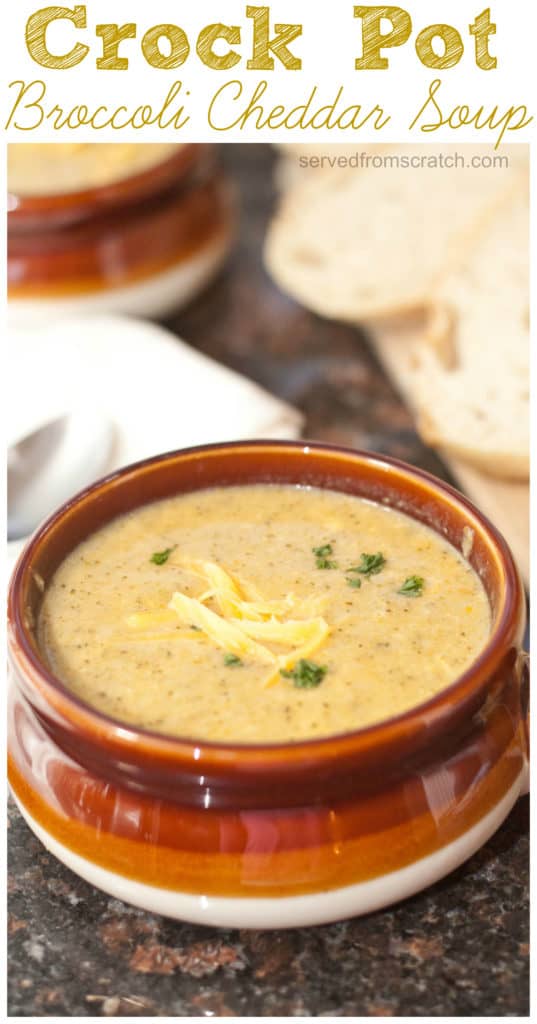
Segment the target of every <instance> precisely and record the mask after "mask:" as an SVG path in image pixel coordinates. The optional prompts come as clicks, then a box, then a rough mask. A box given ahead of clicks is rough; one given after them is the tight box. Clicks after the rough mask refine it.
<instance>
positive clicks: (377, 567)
mask: <svg viewBox="0 0 537 1024" xmlns="http://www.w3.org/2000/svg"><path fill="white" fill-rule="evenodd" d="M385 565H386V559H385V557H384V555H383V554H382V552H381V551H377V553H376V555H365V554H362V555H360V561H359V563H358V565H351V567H350V569H347V572H358V573H360V574H361V575H362V576H376V574H377V573H378V572H381V570H382V569H383V568H384V566H385Z"/></svg>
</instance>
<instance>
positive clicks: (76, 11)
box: [25, 6, 89, 71]
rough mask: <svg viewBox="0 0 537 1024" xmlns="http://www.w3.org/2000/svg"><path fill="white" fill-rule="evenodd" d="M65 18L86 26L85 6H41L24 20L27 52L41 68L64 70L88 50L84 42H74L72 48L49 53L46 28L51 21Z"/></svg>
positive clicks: (81, 26) (77, 61) (74, 23)
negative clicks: (58, 53)
mask: <svg viewBox="0 0 537 1024" xmlns="http://www.w3.org/2000/svg"><path fill="white" fill-rule="evenodd" d="M62 19H65V20H67V21H72V22H73V25H75V27H76V28H86V8H85V7H84V6H76V7H73V8H72V9H71V8H70V7H42V8H41V10H39V11H35V13H34V14H31V15H30V17H29V18H28V21H27V22H26V32H25V37H26V46H27V48H28V53H29V54H30V57H31V58H32V60H35V62H36V64H40V65H41V67H43V68H55V69H56V70H59V71H66V70H67V68H73V67H75V65H76V64H80V62H81V61H82V60H84V57H85V56H86V54H87V53H88V52H89V46H86V45H85V44H84V43H75V45H74V46H73V48H72V50H69V52H68V53H64V54H62V55H60V56H57V55H55V54H53V53H50V50H49V49H48V47H47V28H48V26H49V25H50V23H51V22H52V21H60V20H62Z"/></svg>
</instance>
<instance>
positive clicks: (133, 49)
mask: <svg viewBox="0 0 537 1024" xmlns="http://www.w3.org/2000/svg"><path fill="white" fill-rule="evenodd" d="M45 6H48V5H47V3H46V2H43V0H41V3H40V2H39V0H37V2H28V0H11V2H10V3H8V4H7V5H6V6H5V7H4V12H3V22H4V26H3V31H2V34H3V40H4V51H5V52H4V60H3V67H4V88H3V110H2V123H3V126H4V127H5V126H6V123H7V120H8V117H9V114H10V112H11V109H12V106H13V103H14V100H15V99H16V95H17V91H18V87H15V86H13V87H11V88H9V83H10V82H13V81H15V80H23V81H24V82H27V83H29V82H31V81H33V80H36V79H40V80H42V81H43V82H45V85H46V95H45V98H44V99H43V101H42V105H43V108H44V110H45V112H46V111H48V110H50V109H51V108H52V107H54V106H55V105H58V106H59V107H61V108H62V110H63V111H64V112H65V114H66V115H67V113H68V112H69V111H70V110H71V109H72V108H73V107H75V106H76V105H77V104H85V105H86V106H88V107H89V109H90V111H91V110H93V109H94V108H96V107H98V106H99V105H101V104H105V105H106V107H107V108H108V110H109V111H110V112H112V111H113V110H114V109H115V108H116V107H118V106H119V105H123V104H124V105H126V106H127V107H128V110H129V112H130V113H132V112H133V111H134V109H135V108H136V107H137V106H139V105H144V104H145V105H147V104H149V105H151V106H152V107H153V109H154V111H155V113H156V112H157V111H158V110H159V109H160V108H161V106H162V104H163V102H164V99H165V97H166V95H167V93H168V91H169V89H170V87H171V86H172V85H173V83H174V82H176V81H181V82H182V90H181V96H183V97H184V100H183V102H184V104H185V112H186V113H187V114H188V115H189V120H188V122H187V124H186V125H185V127H184V128H182V129H181V130H180V131H176V130H174V128H173V127H170V128H167V129H161V128H159V127H158V126H155V125H154V126H145V127H143V128H141V129H138V130H136V129H134V128H132V127H128V128H124V129H121V130H119V131H118V130H114V129H112V128H103V129H101V130H95V129H92V128H90V127H78V128H76V129H74V130H72V129H68V128H62V129H60V130H55V129H54V126H53V124H52V122H51V120H50V119H47V118H44V119H43V121H42V123H41V125H40V126H39V127H38V128H36V129H35V130H18V129H17V128H16V127H15V122H18V123H19V124H20V125H21V126H24V127H26V128H29V127H30V126H32V124H34V123H35V120H36V114H35V110H34V111H33V112H32V111H27V112H24V111H23V110H22V108H19V111H18V113H17V115H16V116H14V117H13V119H12V122H11V125H10V127H9V128H8V129H7V137H8V139H9V140H10V141H15V140H17V141H26V142H30V141H72V142H74V141H81V142H84V141H86V142H87V141H115V142H118V141H120V140H124V141H134V140H136V141H140V142H142V141H143V142H154V141H157V140H158V141H194V142H204V141H211V140H212V141H217V140H218V141H222V142H238V141H249V142H254V141H255V142H267V141H270V142H283V141H294V142H312V141H316V142H323V143H326V142H347V143H357V142H359V143H362V142H364V143H365V142H372V141H377V142H381V141H384V142H394V141H407V142H410V141H414V142H448V141H449V142H457V143H458V144H462V143H463V142H470V141H472V142H476V141H479V142H483V143H485V142H495V141H496V139H497V136H498V130H495V131H494V130H492V131H490V130H488V129H486V128H485V129H483V130H481V131H477V130H476V129H475V127H473V126H464V127H461V128H458V129H456V130H453V129H450V128H449V127H443V128H440V129H439V130H438V131H435V132H427V133H424V132H422V131H420V130H419V124H418V125H416V126H415V127H414V128H413V129H412V130H410V128H409V126H410V123H411V121H412V120H413V119H414V117H415V116H416V114H417V113H418V111H419V110H420V108H421V107H422V106H423V104H424V103H425V101H426V99H427V95H428V91H429V87H430V84H431V82H432V81H433V80H434V79H436V78H439V79H441V86H440V89H439V91H438V93H437V94H436V99H437V102H438V104H439V106H440V108H441V110H442V114H443V115H444V117H447V116H449V114H450V112H451V111H452V110H453V108H455V107H457V106H458V105H459V104H465V105H467V106H468V107H469V108H470V112H471V113H477V111H478V110H479V108H480V107H483V108H484V117H486V116H487V115H488V114H490V113H492V112H493V110H494V108H495V107H497V108H498V110H497V111H496V114H495V117H496V118H498V117H499V116H501V115H502V114H503V113H504V112H505V111H507V110H508V109H509V108H510V107H518V106H521V105H524V104H525V105H526V106H527V107H528V113H529V114H531V115H534V116H535V113H536V111H535V110H534V109H533V90H532V87H531V84H530V82H531V80H532V79H533V76H534V73H535V67H536V65H537V52H536V51H537V17H536V14H535V6H536V5H534V4H533V3H528V0H492V2H491V4H490V11H491V20H492V21H493V22H494V23H495V24H496V34H495V35H491V36H490V37H489V51H490V53H491V55H492V56H495V57H497V61H498V63H497V68H496V69H493V70H489V71H485V70H481V69H480V68H478V67H477V65H476V61H475V39H474V37H473V36H471V35H470V32H469V25H470V24H471V23H472V22H473V21H474V20H475V18H476V16H477V15H478V14H480V13H481V12H482V11H483V10H484V9H485V6H486V3H485V0H475V2H474V0H407V2H405V0H403V2H402V3H401V4H400V6H401V7H403V8H404V9H405V10H406V11H408V13H409V14H410V16H411V18H412V24H413V27H412V33H411V36H410V38H409V40H408V42H407V43H405V44H404V45H402V46H400V47H397V48H386V49H385V50H384V51H383V56H386V57H387V58H388V60H389V69H388V70H375V71H357V70H355V68H354V61H355V58H356V57H359V56H360V55H361V27H362V22H361V19H358V18H354V16H353V7H354V4H353V3H352V2H348V0H332V3H330V4H325V3H313V2H311V0H273V2H272V3H270V4H267V6H269V7H270V19H271V38H272V37H273V36H274V35H275V31H274V25H275V23H278V22H286V23H294V22H296V23H299V22H301V23H302V24H303V33H302V35H301V36H300V37H299V38H297V39H296V40H294V41H293V42H292V43H291V44H290V50H291V52H292V53H293V54H294V55H295V56H297V57H299V58H300V59H301V60H302V69H301V70H297V71H291V70H287V69H286V68H284V66H283V65H282V64H281V63H280V62H279V60H278V59H277V58H275V69H274V70H273V71H261V72H260V71H253V70H248V69H247V66H246V62H247V60H248V59H249V58H250V57H251V56H252V52H251V50H252V30H253V22H252V19H251V18H248V17H247V16H246V7H247V4H246V3H242V2H238V0H199V2H196V3H193V2H185V0H152V2H151V3H150V4H147V3H140V2H139V0H138V2H136V0H88V2H87V3H86V4H85V6H86V11H87V28H86V29H76V28H75V26H74V25H73V24H72V23H71V22H69V21H65V20H62V21H58V22H56V23H55V24H54V25H52V26H51V27H50V28H49V30H48V33H47V43H48V47H49V49H50V50H51V51H52V52H55V53H58V54H61V53H65V52H67V51H68V50H70V49H71V48H72V47H73V46H74V44H75V42H81V43H85V44H86V45H88V46H89V47H90V52H89V53H88V54H87V56H86V57H85V59H84V60H83V61H82V62H81V63H80V64H79V65H78V66H76V67H74V68H70V69H68V70H50V69H46V68H43V67H41V66H40V65H38V64H37V63H35V62H34V61H33V60H32V59H31V57H30V55H29V53H28V50H27V48H26V44H25V25H26V21H27V19H28V17H29V16H30V15H31V14H33V13H34V12H35V11H36V10H38V9H39V8H40V7H45ZM65 6H74V4H71V5H70V4H69V3H66V4H65ZM255 6H262V4H261V3H260V2H258V3H256V4H255ZM126 22H135V23H136V25H137V38H136V39H129V40H125V41H124V42H122V43H121V46H120V50H119V55H120V56H123V57H128V59H129V68H128V70H126V71H105V70H97V68H96V66H95V61H96V58H97V57H98V56H100V55H101V50H102V41H101V39H99V38H98V37H97V36H96V35H95V26H96V25H97V24H102V23H118V24H120V25H121V24H124V23H126ZM212 22H224V23H225V24H230V25H240V26H241V43H240V44H239V45H237V46H234V47H233V49H235V50H237V51H239V52H240V53H241V55H242V59H241V62H240V63H239V64H237V65H236V66H235V67H234V68H232V69H231V70H228V71H216V70H212V69H210V68H207V67H206V66H205V65H204V64H203V63H202V62H201V60H200V59H199V57H198V56H197V53H196V39H197V36H198V33H199V31H200V29H201V28H203V27H204V26H205V25H208V24H210V23H212ZM437 22H438V23H447V24H449V25H452V26H453V27H454V28H456V29H457V31H458V32H459V33H460V35H461V37H462V41H463V43H464V54H463V56H462V58H461V60H460V62H459V64H457V65H456V66H454V67H452V68H449V69H446V70H444V71H442V70H436V69H432V68H428V67H425V66H423V64H422V63H421V62H420V60H419V58H418V56H417V53H416V49H415V40H416V36H417V35H418V34H419V32H420V31H421V30H422V29H424V28H426V27H427V26H429V25H431V24H434V23H437ZM162 23H172V24H177V25H180V26H181V28H182V29H183V30H184V31H185V32H186V34H187V36H188V39H189V42H190V55H189V57H188V58H187V60H186V62H185V63H184V64H183V65H182V66H181V67H179V68H176V69H172V70H162V69H157V68H153V67H151V66H150V65H149V64H148V63H147V62H146V60H145V58H144V56H143V54H142V50H141V45H140V43H141V39H142V37H143V35H144V33H145V32H146V31H147V30H148V29H149V28H151V27H152V26H154V25H156V24H162ZM388 27H389V26H388V25H387V24H386V25H385V26H383V29H384V30H386V29H388ZM222 46H223V47H224V48H223V49H222V51H219V52H225V47H226V46H227V44H222ZM163 52H164V44H163ZM439 52H441V49H440V50H439ZM263 79H265V80H266V81H267V82H268V88H267V90H266V92H265V94H264V97H263V99H262V101H261V102H262V104H263V106H264V109H265V112H266V113H267V114H268V113H269V112H270V110H271V109H272V108H273V107H275V106H276V105H278V104H283V105H284V106H285V108H286V109H287V110H291V108H293V107H295V106H296V105H298V104H303V103H305V102H306V100H307V98H308V96H309V94H310V91H311V89H312V88H313V87H314V86H317V95H316V98H315V101H314V103H313V105H312V107H311V110H312V112H313V111H314V110H316V109H318V108H319V107H321V106H323V105H326V104H330V103H332V102H333V101H334V98H335V96H336V93H337V91H338V89H339V87H340V86H343V88H344V96H343V99H342V101H341V102H340V105H339V107H338V110H339V112H341V111H342V110H343V109H344V108H345V107H348V106H350V105H351V104H356V103H359V104H362V106H363V111H362V113H363V115H364V116H365V115H366V114H367V113H368V111H369V110H370V109H371V108H372V107H374V106H375V104H378V105H379V106H380V107H382V108H383V110H384V112H385V114H389V115H390V120H389V122H388V123H387V125H386V126H385V127H384V128H383V129H382V131H375V130H374V128H373V126H372V123H371V122H368V123H367V124H366V126H365V127H363V128H362V129H360V130H358V131H357V130H349V129H348V130H342V129H332V130H330V129H327V128H324V129H320V130H315V129H312V128H309V129H307V130H301V129H295V130H290V129H286V128H278V129H276V130H274V129H270V128H268V127H265V128H261V129H256V126H255V120H254V119H253V118H250V119H249V120H248V121H247V123H246V125H245V126H243V127H240V126H239V125H237V126H235V127H234V128H231V129H229V130H219V129H227V127H228V126H229V125H230V124H231V122H233V121H234V120H235V119H237V118H238V117H239V116H240V115H241V113H242V112H243V111H244V110H245V108H246V106H247V104H248V102H249V100H250V99H251V97H252V95H253V93H254V91H255V88H256V86H257V84H258V83H259V82H260V81H261V80H263ZM237 80H240V81H241V83H242V97H241V99H240V100H235V101H231V99H230V92H229V91H227V92H226V95H225V98H224V97H221V99H220V100H219V101H217V102H216V103H215V104H214V114H213V120H214V123H215V125H217V127H211V126H210V124H209V122H208V107H209V104H210V101H211V98H212V97H213V96H214V94H215V93H216V92H217V90H218V89H219V88H220V87H221V86H222V85H223V84H224V83H225V82H231V81H237ZM187 94H189V95H187ZM177 105H180V101H176V104H175V106H177ZM437 117H438V114H437V113H435V112H434V111H433V109H432V105H431V107H430V109H429V110H428V111H427V116H425V114H424V116H423V119H422V123H425V121H431V120H432V121H436V119H437ZM482 117H483V115H482ZM532 128H534V124H532V125H531V126H530V127H529V128H525V129H523V130H521V131H511V132H507V133H506V134H505V136H504V142H525V141H528V139H529V137H530V133H531V130H532Z"/></svg>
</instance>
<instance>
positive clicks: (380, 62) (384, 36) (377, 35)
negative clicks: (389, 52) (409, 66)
mask: <svg viewBox="0 0 537 1024" xmlns="http://www.w3.org/2000/svg"><path fill="white" fill-rule="evenodd" d="M354 17H355V18H361V19H362V56H361V57H357V59H356V60H355V62H354V66H355V68H356V70H357V71H377V70H378V71H383V70H385V69H386V68H387V67H388V59H387V57H381V55H380V51H381V50H383V49H384V47H386V46H402V45H403V43H406V41H407V39H408V37H409V35H410V33H411V31H412V19H411V17H410V15H409V14H408V12H407V11H404V10H403V9H402V8H401V7H355V8H354ZM383 18H387V20H388V21H390V22H391V24H392V28H391V31H390V32H384V33H382V32H381V31H380V23H381V21H382V19H383Z"/></svg>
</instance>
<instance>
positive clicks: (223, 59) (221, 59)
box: [196, 22, 241, 71]
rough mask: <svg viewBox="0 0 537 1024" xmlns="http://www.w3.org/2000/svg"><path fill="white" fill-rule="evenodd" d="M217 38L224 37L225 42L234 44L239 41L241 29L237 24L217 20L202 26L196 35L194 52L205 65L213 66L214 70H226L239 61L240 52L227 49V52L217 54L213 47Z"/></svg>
mask: <svg viewBox="0 0 537 1024" xmlns="http://www.w3.org/2000/svg"><path fill="white" fill-rule="evenodd" d="M217 39H225V41H226V43H231V44H232V45H233V46H236V45H237V43H240V41H241V30H240V28H239V26H238V25H222V24H221V23H220V22H219V23H218V24H216V25H207V26H206V27H205V28H202V30H201V32H200V34H199V36H198V42H197V44H196V52H197V54H198V57H199V58H200V60H202V61H203V63H204V64H205V65H206V67H208V68H214V70H215V71H227V70H228V69H229V68H232V67H234V66H235V64H238V63H239V61H240V59H241V57H240V53H237V52H236V50H229V51H228V53H226V54H223V55H222V56H218V54H216V53H215V52H214V49H213V47H214V44H215V42H216V40H217Z"/></svg>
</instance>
